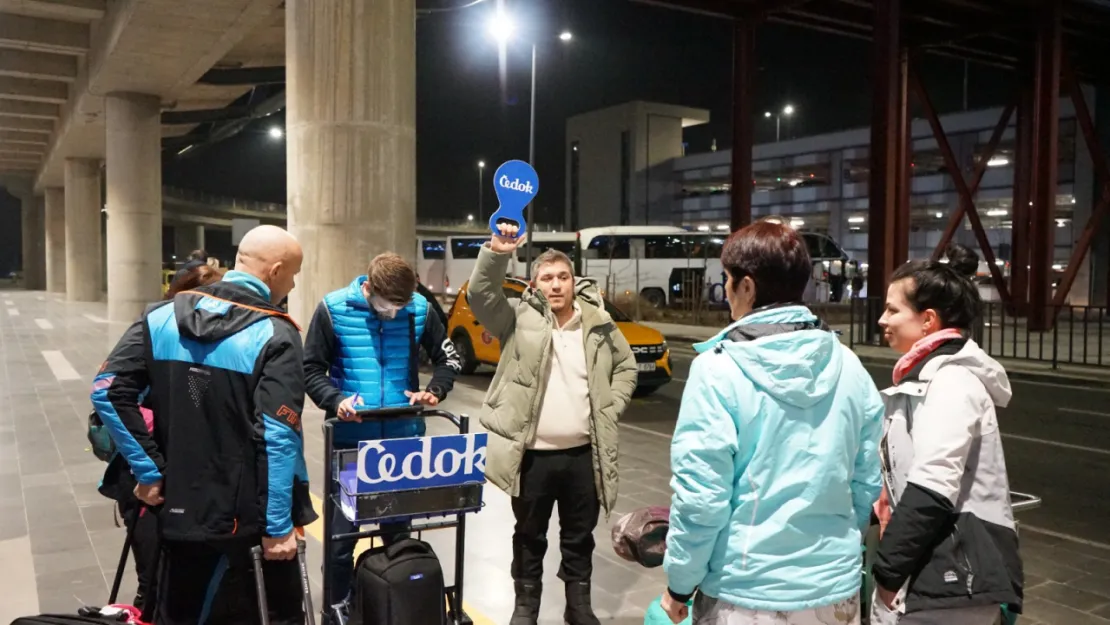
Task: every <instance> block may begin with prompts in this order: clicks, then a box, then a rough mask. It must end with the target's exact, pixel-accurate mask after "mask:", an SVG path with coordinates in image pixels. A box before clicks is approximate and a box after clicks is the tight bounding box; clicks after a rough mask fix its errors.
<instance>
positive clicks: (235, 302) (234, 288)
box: [173, 282, 299, 343]
mask: <svg viewBox="0 0 1110 625" xmlns="http://www.w3.org/2000/svg"><path fill="white" fill-rule="evenodd" d="M173 311H174V317H175V318H176V319H177V327H178V330H179V331H180V333H181V336H183V337H185V338H188V339H192V340H194V341H199V342H201V343H212V342H215V341H219V340H222V339H225V338H227V337H229V336H231V335H232V334H235V333H236V332H239V331H241V330H242V329H243V328H246V327H247V326H249V325H251V324H253V323H256V322H258V321H261V320H262V319H265V318H267V317H280V318H282V319H285V320H286V321H288V322H289V323H292V324H293V326H294V327H296V325H297V324H296V323H294V322H293V320H292V319H291V318H290V317H289V315H287V314H286V313H285V312H283V311H282V310H281V309H279V308H277V307H275V306H274V305H273V304H271V303H270V302H268V301H266V300H264V299H262V298H261V297H259V296H258V295H257V294H256V293H255V292H254V291H252V290H251V289H250V288H248V287H245V286H241V285H238V284H234V283H230V282H217V283H215V284H212V285H209V286H203V287H200V288H197V289H193V290H191V291H183V292H181V293H178V294H177V296H176V297H174V298H173ZM298 329H299V328H298Z"/></svg>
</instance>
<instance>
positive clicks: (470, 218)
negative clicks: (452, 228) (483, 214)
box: [466, 215, 474, 221]
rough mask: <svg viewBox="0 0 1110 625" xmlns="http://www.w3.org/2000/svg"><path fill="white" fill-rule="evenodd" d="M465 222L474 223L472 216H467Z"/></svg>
mask: <svg viewBox="0 0 1110 625" xmlns="http://www.w3.org/2000/svg"><path fill="white" fill-rule="evenodd" d="M466 220H467V221H474V215H467V216H466Z"/></svg>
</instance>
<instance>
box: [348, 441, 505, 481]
mask: <svg viewBox="0 0 1110 625" xmlns="http://www.w3.org/2000/svg"><path fill="white" fill-rule="evenodd" d="M488 436H489V435H488V434H485V433H484V432H483V433H479V434H454V435H451V436H424V437H420V438H395V439H390V440H381V441H362V442H360V443H359V444H358V464H357V465H356V467H355V469H356V472H357V482H356V485H355V488H356V492H357V493H358V494H360V495H361V494H366V493H389V492H396V491H402V490H413V489H417V488H433V487H437V486H458V485H460V484H473V483H481V482H484V481H485V480H486V440H487V438H488Z"/></svg>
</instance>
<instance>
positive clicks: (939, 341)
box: [871, 248, 1023, 625]
mask: <svg viewBox="0 0 1110 625" xmlns="http://www.w3.org/2000/svg"><path fill="white" fill-rule="evenodd" d="M964 250H966V251H967V252H968V253H969V254H970V257H969V255H968V254H964V253H963V251H960V250H956V251H955V252H952V251H950V252H949V259H948V260H949V262H948V263H940V262H932V261H915V262H910V263H907V264H905V265H903V266H902V267H901V268H899V269H898V270H897V271H895V272H894V275H893V276H892V277H891V284H890V287H889V289H888V290H887V298H886V308H885V311H884V313H883V316H882V318H881V319H880V320H879V325H880V326H881V327H882V329H883V334H884V337H885V338H886V341H887V343H888V344H889V345H890V347H891V348H892V349H894V350H895V351H897V352H898V353H900V354H902V356H901V358H900V359H899V360H898V362H897V364H896V365H895V367H894V375H893V378H894V379H893V384H894V385H893V386H892V387H891V388H888V389H887V390H885V391H883V400H884V403H885V405H886V420H885V424H884V433H883V438H882V442H881V445H880V458H881V464H882V474H883V494H882V496H881V497H880V500H879V503H878V504H876V514H877V516H878V518H879V521H880V528H881V539H880V542H879V548H878V554H877V556H876V561H875V564H874V567H873V569H872V574H873V576H874V580H875V587H876V593H875V594H876V596H875V599H874V601H873V602H872V616H871V622H872V623H873V624H875V625H892V624H895V623H897V624H900V625H903V624H916V625H924V624H931V623H941V622H943V623H945V625H980V624H982V625H991V624H992V623H994V622H995V620H996V619H997V618H998V615H999V609H1000V605H1001V604H1007V607H1008V609H1009V611H1011V612H1015V613H1020V611H1021V601H1022V586H1023V572H1022V563H1021V557H1020V555H1019V553H1018V537H1017V532H1016V530H1015V525H1014V517H1013V510H1012V508H1011V505H1010V488H1009V479H1008V477H1007V473H1006V460H1005V456H1004V454H1003V450H1002V438H1001V435H1000V434H999V429H998V415H997V409H998V408H1004V407H1005V406H1006V405H1007V404H1008V403H1009V401H1010V398H1011V390H1010V382H1009V379H1008V378H1007V376H1006V371H1005V370H1004V369H1003V368H1002V366H1001V365H1000V364H999V363H998V362H997V361H995V360H994V359H993V358H991V357H990V356H988V355H987V354H986V352H984V351H983V350H982V348H980V347H979V345H978V344H976V343H975V341H974V340H972V339H971V338H970V337H971V332H972V328H973V326H974V324H975V322H976V320H977V319H978V318H979V316H980V313H981V308H982V301H981V299H980V297H979V292H978V290H977V288H976V287H975V285H974V284H972V282H971V281H970V279H969V278H968V268H969V267H971V268H972V273H973V270H974V268H976V267H978V259H977V258H976V257H975V256H974V252H971V251H970V250H967V248H964Z"/></svg>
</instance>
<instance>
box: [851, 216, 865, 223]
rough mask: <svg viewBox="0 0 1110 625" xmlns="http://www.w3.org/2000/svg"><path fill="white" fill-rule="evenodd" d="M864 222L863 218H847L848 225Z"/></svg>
mask: <svg viewBox="0 0 1110 625" xmlns="http://www.w3.org/2000/svg"><path fill="white" fill-rule="evenodd" d="M865 220H866V218H865V217H849V218H848V223H850V224H861V223H863V222H864V221H865Z"/></svg>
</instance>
